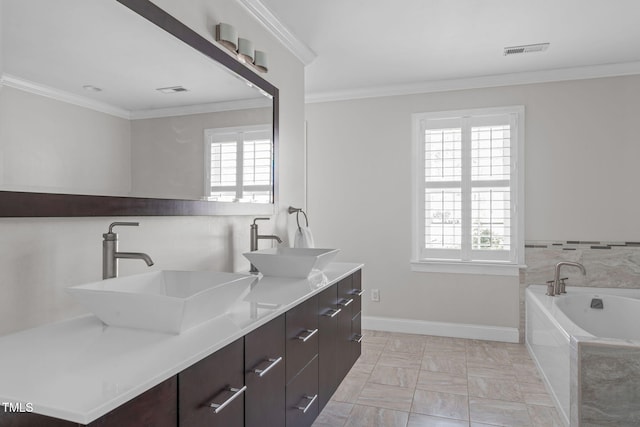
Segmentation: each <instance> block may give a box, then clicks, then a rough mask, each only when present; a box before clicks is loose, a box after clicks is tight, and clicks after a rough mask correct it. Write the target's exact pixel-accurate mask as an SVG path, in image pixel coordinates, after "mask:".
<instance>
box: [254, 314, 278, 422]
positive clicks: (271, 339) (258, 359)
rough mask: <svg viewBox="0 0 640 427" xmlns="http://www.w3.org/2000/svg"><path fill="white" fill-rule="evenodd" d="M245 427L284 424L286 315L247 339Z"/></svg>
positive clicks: (256, 331) (260, 328)
mask: <svg viewBox="0 0 640 427" xmlns="http://www.w3.org/2000/svg"><path fill="white" fill-rule="evenodd" d="M244 345H245V350H244V368H245V373H244V381H245V385H246V386H247V390H246V391H245V408H244V414H245V416H244V423H245V424H244V425H245V426H247V427H264V426H284V425H285V385H286V379H285V364H286V358H285V315H284V314H283V315H281V316H280V317H277V318H275V319H273V320H271V321H270V322H269V323H267V324H265V325H262V326H261V327H259V328H258V329H256V330H255V331H253V332H250V333H249V334H247V335H246V336H245V337H244Z"/></svg>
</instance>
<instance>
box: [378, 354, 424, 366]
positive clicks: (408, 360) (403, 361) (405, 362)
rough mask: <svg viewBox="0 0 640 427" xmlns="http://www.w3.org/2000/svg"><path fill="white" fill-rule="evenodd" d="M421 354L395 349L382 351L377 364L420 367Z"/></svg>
mask: <svg viewBox="0 0 640 427" xmlns="http://www.w3.org/2000/svg"><path fill="white" fill-rule="evenodd" d="M421 364H422V356H421V355H419V354H415V353H401V352H397V351H383V352H382V354H381V355H380V357H379V358H378V365H382V366H396V367H399V368H413V369H420V366H421Z"/></svg>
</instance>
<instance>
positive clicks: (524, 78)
mask: <svg viewBox="0 0 640 427" xmlns="http://www.w3.org/2000/svg"><path fill="white" fill-rule="evenodd" d="M634 74H640V62H625V63H620V64H604V65H592V66H587V67H573V68H560V69H555V70H543V71H531V72H525V73H511V74H498V75H493V76H482V77H472V78H466V79H451V80H437V81H427V82H419V83H411V84H404V85H393V86H378V87H368V88H361V89H353V90H342V91H329V92H317V93H310V94H307V95H306V96H305V103H307V104H313V103H317V102H331V101H346V100H350V99H363V98H378V97H385V96H398V95H415V94H420V93H434V92H447V91H454V90H467V89H481V88H489V87H500V86H515V85H522V84H534V83H548V82H557V81H568V80H583V79H595V78H601V77H616V76H628V75H634Z"/></svg>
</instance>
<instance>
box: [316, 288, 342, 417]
mask: <svg viewBox="0 0 640 427" xmlns="http://www.w3.org/2000/svg"><path fill="white" fill-rule="evenodd" d="M341 310H342V309H339V308H338V288H337V286H336V285H332V286H331V287H329V288H328V289H325V290H324V291H322V292H320V293H319V294H318V311H319V312H320V316H319V317H318V329H319V331H318V369H319V371H320V377H319V380H318V402H319V406H320V408H319V410H320V411H322V409H323V408H324V407H325V405H326V404H327V403H328V402H329V399H330V398H331V396H332V395H333V393H334V392H335V390H336V388H337V387H338V375H337V371H336V369H337V358H338V354H337V351H338V350H337V335H336V332H337V329H338V316H339V315H340V313H341Z"/></svg>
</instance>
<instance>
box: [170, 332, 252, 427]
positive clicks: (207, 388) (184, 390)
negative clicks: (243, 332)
mask: <svg viewBox="0 0 640 427" xmlns="http://www.w3.org/2000/svg"><path fill="white" fill-rule="evenodd" d="M244 390H245V388H244V339H243V338H240V339H238V340H236V341H234V342H233V343H231V344H229V345H227V346H226V347H224V348H222V349H221V350H218V351H216V352H215V353H213V354H212V355H210V356H208V357H206V358H205V359H203V360H201V361H200V362H198V363H196V364H195V365H192V366H190V367H189V368H187V369H185V370H184V371H182V372H180V373H179V374H178V420H179V423H178V425H179V426H180V427H199V426H221V427H230V426H243V425H244ZM212 405H213V406H212Z"/></svg>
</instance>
